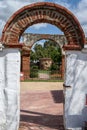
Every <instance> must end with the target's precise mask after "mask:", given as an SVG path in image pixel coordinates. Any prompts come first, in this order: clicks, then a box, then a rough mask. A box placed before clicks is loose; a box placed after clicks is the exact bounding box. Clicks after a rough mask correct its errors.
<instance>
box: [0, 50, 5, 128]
mask: <svg viewBox="0 0 87 130" xmlns="http://www.w3.org/2000/svg"><path fill="white" fill-rule="evenodd" d="M4 89H5V52H4V51H0V130H5V128H6V111H5V110H6V109H5V107H6V106H5V93H4Z"/></svg>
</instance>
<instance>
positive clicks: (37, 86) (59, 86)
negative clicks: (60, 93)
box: [21, 82, 63, 91]
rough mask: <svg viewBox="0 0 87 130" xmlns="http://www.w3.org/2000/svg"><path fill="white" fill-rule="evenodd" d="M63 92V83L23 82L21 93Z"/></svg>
mask: <svg viewBox="0 0 87 130" xmlns="http://www.w3.org/2000/svg"><path fill="white" fill-rule="evenodd" d="M27 90H63V82H21V91H27Z"/></svg>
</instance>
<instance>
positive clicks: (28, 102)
mask: <svg viewBox="0 0 87 130" xmlns="http://www.w3.org/2000/svg"><path fill="white" fill-rule="evenodd" d="M20 119H21V121H20V129H19V130H64V128H63V91H62V90H31V91H29V90H27V91H24V92H23V91H22V92H21V118H20Z"/></svg>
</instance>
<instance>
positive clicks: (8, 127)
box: [0, 49, 20, 130]
mask: <svg viewBox="0 0 87 130" xmlns="http://www.w3.org/2000/svg"><path fill="white" fill-rule="evenodd" d="M0 72H2V74H3V76H1V78H3V80H2V82H1V85H0V88H1V91H0V92H2V93H1V96H0V97H2V96H3V98H1V100H2V103H3V105H2V106H1V105H0V106H1V107H0V108H1V110H0V113H2V120H1V125H3V126H4V127H2V126H0V130H17V129H18V127H19V116H20V114H19V113H20V112H19V110H20V108H19V101H20V100H19V95H20V52H19V50H18V49H4V50H3V52H0ZM1 100H0V104H1ZM0 118H1V115H0Z"/></svg>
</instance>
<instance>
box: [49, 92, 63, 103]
mask: <svg viewBox="0 0 87 130" xmlns="http://www.w3.org/2000/svg"><path fill="white" fill-rule="evenodd" d="M51 94H52V97H53V100H54V103H64V95H63V90H53V91H51Z"/></svg>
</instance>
